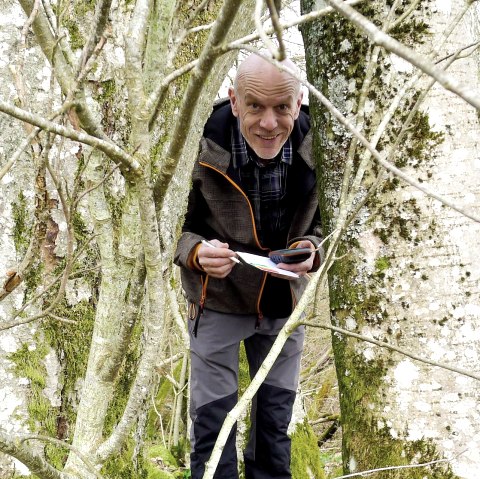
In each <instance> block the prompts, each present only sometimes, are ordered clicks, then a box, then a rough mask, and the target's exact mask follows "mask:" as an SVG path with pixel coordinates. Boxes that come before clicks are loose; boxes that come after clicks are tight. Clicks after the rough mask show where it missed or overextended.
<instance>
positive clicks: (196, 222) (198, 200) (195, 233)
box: [174, 181, 206, 273]
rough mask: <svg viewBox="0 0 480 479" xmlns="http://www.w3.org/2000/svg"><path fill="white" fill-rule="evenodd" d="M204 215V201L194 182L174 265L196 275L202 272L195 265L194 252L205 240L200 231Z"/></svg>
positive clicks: (202, 232)
mask: <svg viewBox="0 0 480 479" xmlns="http://www.w3.org/2000/svg"><path fill="white" fill-rule="evenodd" d="M205 213H206V212H205V201H204V199H203V197H202V196H201V194H200V192H199V190H198V187H197V186H196V184H195V181H194V182H193V187H192V189H191V191H190V194H189V197H188V206H187V212H186V214H185V222H184V224H183V228H182V234H181V235H180V238H179V240H178V243H177V248H176V250H175V256H174V263H175V264H176V265H178V266H182V267H184V268H188V269H190V270H192V271H196V272H198V273H201V272H202V271H201V269H200V267H199V265H198V264H197V263H196V250H197V249H198V247H199V245H200V243H201V242H202V240H203V239H205V236H204V234H205V232H204V231H202V229H203V228H202V223H203V222H202V219H203V218H205Z"/></svg>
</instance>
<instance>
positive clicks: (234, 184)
mask: <svg viewBox="0 0 480 479" xmlns="http://www.w3.org/2000/svg"><path fill="white" fill-rule="evenodd" d="M198 163H199V164H200V165H202V166H205V167H206V168H210V169H212V170H213V171H216V172H217V173H218V174H220V175H222V176H223V177H224V178H225V179H226V180H227V181H228V182H229V183H230V184H232V185H233V187H234V188H235V189H237V190H238V191H239V192H240V194H241V195H242V196H243V197H244V198H245V201H246V202H247V205H248V208H249V210H250V220H251V221H252V226H253V236H254V238H255V242H256V243H257V246H258V247H259V248H260V249H262V250H264V251H267V250H269V248H264V247H263V246H262V245H261V244H260V241H259V239H258V235H257V228H256V226H255V216H254V214H253V208H252V205H251V203H250V200H249V199H248V196H247V195H246V194H245V192H244V191H243V190H242V189H241V188H240V187H239V186H238V185H237V184H236V183H235V182H234V181H233V180H232V179H231V178H230V177H229V176H228V175H226V174H225V173H223V171H221V170H219V169H218V168H215V167H214V166H212V165H210V164H208V163H205V162H203V161H199V162H198ZM267 274H268V273H263V279H262V285H261V287H260V293H259V295H258V297H257V304H256V307H257V322H256V325H255V327H258V324H259V322H260V321H261V320H262V319H263V313H262V311H261V310H260V300H261V299H262V294H263V289H264V287H265V283H266V281H267ZM205 291H206V288H205ZM202 294H203V290H202Z"/></svg>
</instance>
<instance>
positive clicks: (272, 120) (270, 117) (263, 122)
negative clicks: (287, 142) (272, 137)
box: [260, 108, 278, 131]
mask: <svg viewBox="0 0 480 479" xmlns="http://www.w3.org/2000/svg"><path fill="white" fill-rule="evenodd" d="M277 125H278V122H277V115H276V114H275V111H274V110H273V109H272V108H266V109H265V110H264V112H263V115H262V118H261V119H260V126H261V127H262V128H264V129H265V130H268V131H272V130H275V128H276V127H277Z"/></svg>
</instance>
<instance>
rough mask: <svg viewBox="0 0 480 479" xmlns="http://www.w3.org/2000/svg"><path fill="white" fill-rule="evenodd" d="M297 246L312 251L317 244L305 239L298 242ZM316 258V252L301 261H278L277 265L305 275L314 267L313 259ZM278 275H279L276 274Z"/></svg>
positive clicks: (284, 277)
mask: <svg viewBox="0 0 480 479" xmlns="http://www.w3.org/2000/svg"><path fill="white" fill-rule="evenodd" d="M295 248H310V249H311V250H312V251H313V250H314V249H315V246H314V245H313V243H312V242H311V241H308V240H303V241H300V242H298V243H297V244H296V245H295ZM314 259H315V254H314V253H312V254H311V255H310V258H308V259H306V260H305V261H302V262H301V263H291V264H286V263H278V264H277V266H278V267H279V268H282V269H286V270H287V271H292V272H293V273H297V274H298V275H299V276H305V275H306V274H307V273H308V272H309V271H310V270H311V269H312V267H313V260H314ZM275 276H277V275H275ZM278 277H279V278H283V279H286V278H287V277H286V276H280V275H279V276H278Z"/></svg>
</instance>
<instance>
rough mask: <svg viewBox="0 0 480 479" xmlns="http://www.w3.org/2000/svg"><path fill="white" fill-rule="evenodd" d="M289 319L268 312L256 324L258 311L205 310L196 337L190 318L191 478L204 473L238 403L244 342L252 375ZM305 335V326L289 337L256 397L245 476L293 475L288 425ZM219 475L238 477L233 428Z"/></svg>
mask: <svg viewBox="0 0 480 479" xmlns="http://www.w3.org/2000/svg"><path fill="white" fill-rule="evenodd" d="M286 320H287V318H282V319H270V318H267V317H265V318H263V319H262V321H261V322H260V324H259V325H258V327H257V328H256V321H257V318H256V316H254V315H234V314H224V313H218V312H216V311H212V310H208V309H205V310H204V312H203V315H202V316H201V318H200V320H199V325H198V331H197V336H194V335H193V323H194V321H192V320H189V332H190V350H191V378H190V390H191V392H190V415H191V418H192V431H191V451H192V452H191V470H192V479H200V478H201V477H202V475H203V472H204V469H205V462H206V461H207V460H208V459H209V457H210V453H211V451H212V448H213V446H214V443H215V441H216V438H217V435H218V432H219V430H220V428H221V426H222V424H223V421H224V419H225V417H226V415H227V413H228V412H229V411H230V410H231V409H232V407H233V406H234V405H235V404H236V402H237V391H238V362H239V359H238V358H239V347H240V343H241V341H243V342H244V345H245V350H246V354H247V359H248V364H249V369H250V376H251V377H252V378H253V376H254V375H255V373H256V372H257V370H258V368H259V367H260V365H261V364H262V362H263V360H264V359H265V357H266V355H267V354H268V352H269V351H270V348H271V346H272V344H273V343H274V341H275V339H276V335H277V334H278V332H279V331H280V329H281V327H282V326H283V325H284V324H285V322H286ZM303 339H304V328H303V326H301V327H299V328H298V329H297V330H296V331H295V332H294V333H293V334H292V335H291V336H290V338H289V339H288V340H287V342H286V344H285V345H284V347H283V350H282V352H281V353H280V355H279V357H278V358H277V360H276V362H275V364H274V366H273V368H272V369H271V371H270V372H269V374H268V376H267V378H266V380H265V382H264V384H262V386H261V387H260V389H259V391H258V392H257V394H256V396H255V398H254V400H253V402H252V410H251V427H250V437H249V441H248V444H247V447H246V450H245V454H244V457H245V474H246V479H273V478H275V479H289V478H290V477H291V474H290V439H289V438H288V436H287V428H288V424H289V422H290V419H291V415H292V407H293V402H294V399H295V392H296V389H297V385H298V377H299V371H300V358H301V353H302V348H303ZM215 478H219V479H220V478H221V479H236V478H238V473H237V454H236V449H235V430H233V431H232V433H231V435H230V437H229V439H228V441H227V444H226V445H225V448H224V450H223V453H222V458H221V460H220V464H219V466H218V468H217V472H216V474H215Z"/></svg>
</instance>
